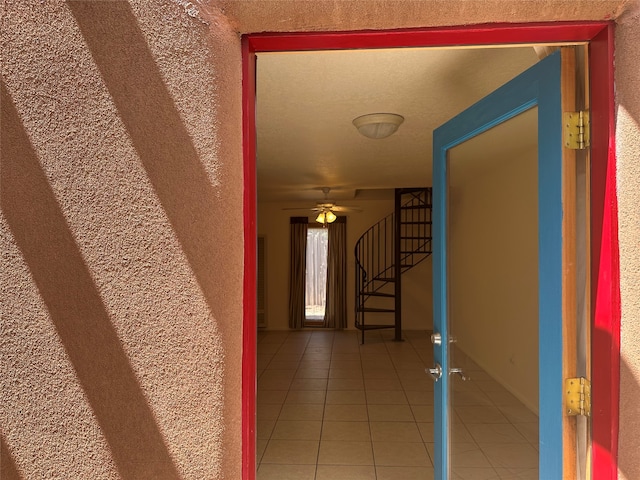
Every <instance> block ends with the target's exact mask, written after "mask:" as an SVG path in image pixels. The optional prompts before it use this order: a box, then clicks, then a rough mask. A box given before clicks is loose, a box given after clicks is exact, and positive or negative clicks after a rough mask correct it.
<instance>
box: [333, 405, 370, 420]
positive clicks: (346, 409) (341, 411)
mask: <svg viewBox="0 0 640 480" xmlns="http://www.w3.org/2000/svg"><path fill="white" fill-rule="evenodd" d="M324 419H325V420H328V421H342V422H363V421H364V422H366V421H367V420H368V419H369V417H368V414H367V408H366V407H365V406H364V405H326V406H325V409H324Z"/></svg>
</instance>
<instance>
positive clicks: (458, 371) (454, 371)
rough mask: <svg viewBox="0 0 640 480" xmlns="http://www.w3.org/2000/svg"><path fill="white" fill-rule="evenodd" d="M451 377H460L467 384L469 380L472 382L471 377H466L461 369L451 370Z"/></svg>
mask: <svg viewBox="0 0 640 480" xmlns="http://www.w3.org/2000/svg"><path fill="white" fill-rule="evenodd" d="M449 375H460V378H461V379H462V381H463V382H466V381H467V380H471V377H468V376H466V375H465V374H464V372H463V371H462V369H461V368H451V369H449Z"/></svg>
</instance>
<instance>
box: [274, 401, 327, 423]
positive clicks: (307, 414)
mask: <svg viewBox="0 0 640 480" xmlns="http://www.w3.org/2000/svg"><path fill="white" fill-rule="evenodd" d="M323 410H324V405H315V404H307V405H297V404H288V405H287V404H285V405H283V406H282V410H281V412H280V416H279V417H278V419H279V420H322V413H323Z"/></svg>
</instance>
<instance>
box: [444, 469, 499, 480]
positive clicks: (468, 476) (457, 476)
mask: <svg viewBox="0 0 640 480" xmlns="http://www.w3.org/2000/svg"><path fill="white" fill-rule="evenodd" d="M451 480H500V477H499V476H498V473H497V472H496V471H495V470H494V469H493V468H464V467H462V468H458V467H454V468H452V469H451Z"/></svg>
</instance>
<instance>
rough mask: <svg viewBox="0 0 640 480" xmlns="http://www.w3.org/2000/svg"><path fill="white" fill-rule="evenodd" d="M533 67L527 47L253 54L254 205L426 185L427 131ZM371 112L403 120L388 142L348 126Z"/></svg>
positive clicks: (372, 194)
mask: <svg viewBox="0 0 640 480" xmlns="http://www.w3.org/2000/svg"><path fill="white" fill-rule="evenodd" d="M537 61H538V57H537V55H536V52H535V50H534V48H533V47H531V46H524V47H511V48H505V47H503V48H453V49H451V48H449V49H441V48H406V49H385V50H350V51H325V52H295V53H293V52H286V53H266V54H259V56H258V61H257V107H256V108H257V131H258V134H257V152H258V153H257V157H258V159H257V169H258V199H259V201H291V202H294V201H298V200H303V201H311V200H319V199H321V198H322V193H321V191H320V187H322V186H329V187H331V188H332V191H331V194H330V197H331V198H333V199H338V200H340V199H349V198H351V199H353V198H357V199H365V198H367V197H369V198H372V197H376V196H379V193H380V192H381V191H384V189H389V188H395V187H403V186H405V187H408V186H423V185H430V184H431V148H432V142H431V137H432V132H433V130H434V129H435V128H436V127H437V126H439V125H440V124H442V123H444V122H445V121H447V120H448V119H450V118H452V117H453V116H455V115H456V114H457V113H458V112H460V111H461V110H463V109H464V108H466V107H468V106H470V105H472V104H473V103H474V102H476V101H477V100H479V99H480V98H482V97H483V96H485V95H487V94H488V93H490V92H491V91H493V90H495V89H496V88H497V87H499V86H500V85H502V84H504V83H505V82H507V81H508V80H510V79H511V78H513V77H514V76H516V75H517V74H518V73H520V72H522V71H524V70H526V69H527V68H528V67H530V66H531V65H533V64H534V63H536V62H537ZM377 112H391V113H398V114H400V115H402V116H404V117H405V121H404V123H403V124H402V125H401V126H400V128H399V130H398V131H397V132H396V133H395V134H394V135H393V136H391V137H389V138H386V139H382V140H372V139H369V138H366V137H363V136H361V135H360V134H359V133H358V131H357V130H356V129H355V127H354V126H353V125H352V120H353V119H354V118H356V117H357V116H359V115H363V114H366V113H377ZM516 138H517V136H513V137H512V138H509V139H505V140H515V139H516Z"/></svg>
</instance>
